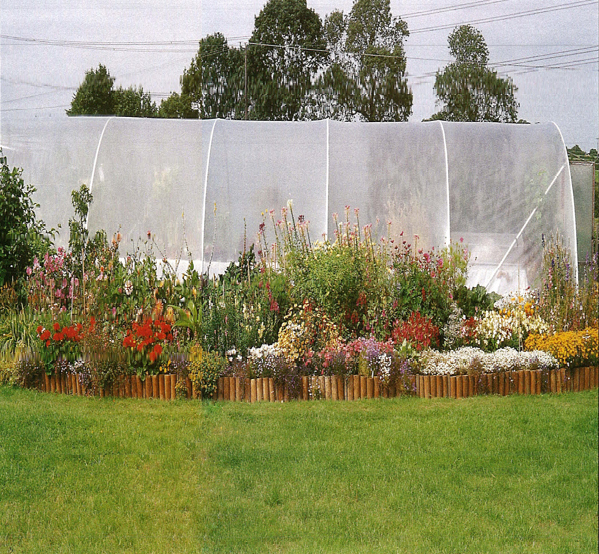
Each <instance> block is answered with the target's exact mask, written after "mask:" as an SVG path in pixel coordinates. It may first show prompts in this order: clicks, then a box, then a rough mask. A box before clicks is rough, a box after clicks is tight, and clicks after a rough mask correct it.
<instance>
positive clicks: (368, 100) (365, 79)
mask: <svg viewBox="0 0 599 554" xmlns="http://www.w3.org/2000/svg"><path fill="white" fill-rule="evenodd" d="M408 34H409V32H408V26H407V24H406V22H405V21H403V20H402V19H401V18H399V17H393V15H392V14H391V8H390V4H389V0H356V1H355V2H354V5H353V7H352V10H351V12H350V13H349V15H344V14H343V12H340V11H334V12H332V13H331V14H330V15H329V16H328V17H327V18H326V21H325V35H326V39H327V46H328V48H329V49H330V50H331V52H333V60H332V63H331V64H330V66H329V68H328V69H327V71H326V72H325V73H324V75H323V77H322V78H321V79H320V89H321V98H322V101H323V102H324V103H326V104H328V106H329V107H328V109H329V110H330V113H329V114H328V115H329V116H330V117H333V118H335V119H341V120H351V119H354V118H356V117H357V118H358V119H361V120H363V121H406V120H407V119H408V117H409V115H410V114H411V113H412V93H411V92H410V91H409V89H408V85H407V79H406V76H405V73H406V56H405V51H404V47H403V41H404V38H406V37H407V36H408Z"/></svg>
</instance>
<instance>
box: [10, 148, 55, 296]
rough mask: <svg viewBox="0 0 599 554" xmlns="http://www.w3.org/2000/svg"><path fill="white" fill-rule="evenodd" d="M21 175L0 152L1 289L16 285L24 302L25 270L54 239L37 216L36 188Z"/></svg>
mask: <svg viewBox="0 0 599 554" xmlns="http://www.w3.org/2000/svg"><path fill="white" fill-rule="evenodd" d="M22 172H23V171H22V170H21V169H18V168H12V169H11V168H9V166H8V164H7V160H6V158H5V157H4V156H3V155H2V150H1V149H0V286H3V285H4V284H5V283H14V284H15V287H16V290H17V291H18V292H19V296H20V301H21V302H24V300H25V298H26V294H25V293H24V287H23V285H24V281H25V270H26V268H27V267H28V266H30V265H31V263H32V262H33V258H34V257H36V256H38V257H40V256H42V255H43V254H44V253H45V252H47V251H48V250H49V249H50V247H51V240H52V235H51V233H48V232H47V231H46V227H45V225H44V223H43V221H41V220H39V219H37V217H36V215H35V209H36V208H37V207H39V206H38V205H37V204H35V202H34V201H33V199H32V197H33V193H34V192H35V188H34V187H32V186H31V185H26V184H25V182H24V181H23V179H22V177H21V174H22Z"/></svg>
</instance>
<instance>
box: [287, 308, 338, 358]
mask: <svg viewBox="0 0 599 554" xmlns="http://www.w3.org/2000/svg"><path fill="white" fill-rule="evenodd" d="M338 338H339V333H338V329H337V326H336V325H335V324H333V322H332V321H331V320H330V319H329V318H328V317H327V316H326V314H324V313H323V312H322V310H320V308H314V307H313V306H312V305H311V304H310V303H309V302H308V301H307V300H306V301H305V302H304V303H303V304H302V305H301V306H298V305H297V304H296V305H295V306H293V309H292V310H291V311H290V313H289V314H288V315H287V316H286V318H285V322H284V323H283V325H281V328H280V330H279V340H278V342H277V346H278V348H279V350H280V351H281V353H282V354H283V356H284V357H285V359H286V360H287V361H288V362H299V361H301V360H302V359H303V358H304V356H305V355H307V353H308V352H310V351H317V350H320V349H321V348H323V347H326V346H327V345H330V344H332V343H334V342H335V341H336V340H338Z"/></svg>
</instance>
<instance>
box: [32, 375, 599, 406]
mask: <svg viewBox="0 0 599 554" xmlns="http://www.w3.org/2000/svg"><path fill="white" fill-rule="evenodd" d="M185 386H186V390H187V392H186V395H185V396H186V397H187V398H196V397H197V394H196V392H195V391H194V390H193V387H192V383H191V380H190V379H189V378H186V380H185ZM411 387H412V389H413V391H414V393H415V395H416V396H418V397H420V398H455V399H461V398H469V397H471V396H478V395H484V394H496V395H500V396H508V395H511V394H525V395H533V394H534V395H538V394H542V393H551V394H561V393H564V392H578V391H584V390H592V389H595V388H597V387H599V368H598V367H580V368H574V369H571V370H570V369H567V368H560V369H554V370H550V371H541V370H536V371H531V370H521V371H512V372H502V373H494V374H476V375H451V376H450V375H414V376H413V377H412V380H411ZM40 388H41V390H42V391H43V392H51V393H56V394H71V395H74V396H85V395H88V394H91V391H90V390H89V389H88V388H86V387H85V386H84V384H83V383H82V381H81V380H80V378H79V375H77V374H58V375H56V374H53V375H46V374H44V375H43V376H42V378H41V383H40ZM99 395H100V396H101V397H105V396H113V397H117V398H156V399H160V400H164V401H169V400H174V399H175V398H176V396H177V376H176V375H174V374H161V375H148V376H147V377H146V378H145V379H144V380H143V381H142V380H141V378H140V377H139V376H138V375H126V376H125V375H123V376H120V377H119V378H118V379H116V380H115V381H114V382H113V383H111V384H109V385H108V386H106V387H104V388H103V389H101V390H100V391H99ZM399 395H401V390H400V388H399V387H395V386H394V385H387V384H385V383H383V382H381V381H380V379H379V378H378V377H366V376H364V375H345V376H344V375H331V376H323V375H320V376H303V377H302V378H301V387H300V390H299V394H298V396H297V398H295V399H297V400H300V401H309V400H320V399H322V400H328V401H337V400H350V401H354V400H361V399H374V398H394V397H396V396H399ZM213 399H214V400H218V401H230V402H248V403H253V402H287V401H289V400H290V399H293V398H292V395H291V394H290V392H289V389H288V388H287V386H283V385H280V384H277V383H275V381H274V379H273V378H272V377H268V378H267V377H262V378H256V379H249V378H244V377H219V378H218V381H217V387H216V390H215V392H214V396H213Z"/></svg>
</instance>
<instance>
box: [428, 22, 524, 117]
mask: <svg viewBox="0 0 599 554" xmlns="http://www.w3.org/2000/svg"><path fill="white" fill-rule="evenodd" d="M448 42H449V52H450V54H451V55H452V56H453V57H454V58H455V62H452V63H450V64H449V65H447V67H445V69H444V70H443V71H437V76H436V78H435V85H434V89H435V94H436V95H437V104H440V105H442V109H441V110H440V111H439V112H437V113H436V114H434V115H433V116H432V117H431V119H441V120H444V121H495V122H501V123H515V122H516V121H518V108H519V106H520V105H519V104H518V102H517V101H516V98H515V93H516V91H517V90H518V89H517V88H516V86H515V85H514V83H513V81H512V79H511V78H509V77H508V78H506V79H503V78H501V77H499V76H498V75H497V72H496V71H493V70H492V69H490V68H489V67H488V65H487V64H488V62H489V49H488V48H487V44H486V42H485V39H484V37H483V35H482V33H481V32H480V31H479V30H477V29H475V28H474V27H472V26H471V25H461V26H460V27H457V28H456V29H455V30H454V31H453V32H452V33H451V34H450V35H449V39H448Z"/></svg>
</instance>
